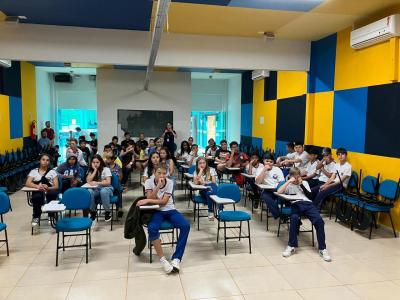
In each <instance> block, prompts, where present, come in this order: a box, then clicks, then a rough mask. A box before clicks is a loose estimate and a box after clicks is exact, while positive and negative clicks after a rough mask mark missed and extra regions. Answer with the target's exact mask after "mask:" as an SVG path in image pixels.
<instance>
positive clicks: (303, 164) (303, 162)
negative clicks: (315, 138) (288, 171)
mask: <svg viewBox="0 0 400 300" xmlns="http://www.w3.org/2000/svg"><path fill="white" fill-rule="evenodd" d="M294 159H301V162H297V163H295V164H294V166H295V167H297V168H299V169H300V171H305V170H306V165H307V163H308V161H309V160H310V158H309V156H308V153H307V152H306V151H303V152H301V154H298V153H297V152H296V155H295V157H294Z"/></svg>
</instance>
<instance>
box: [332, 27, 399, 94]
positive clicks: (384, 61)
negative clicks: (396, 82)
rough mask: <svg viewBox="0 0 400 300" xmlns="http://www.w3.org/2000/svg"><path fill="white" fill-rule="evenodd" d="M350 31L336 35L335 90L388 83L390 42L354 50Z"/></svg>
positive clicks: (390, 74) (391, 64) (391, 76)
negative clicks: (351, 44) (351, 45)
mask: <svg viewBox="0 0 400 300" xmlns="http://www.w3.org/2000/svg"><path fill="white" fill-rule="evenodd" d="M350 31H351V28H348V29H345V30H343V31H341V32H339V33H338V34H337V45H336V66H335V90H343V89H350V88H358V87H365V86H371V85H378V84H386V83H390V82H391V80H392V79H393V68H394V64H393V61H392V60H391V52H390V49H391V47H390V42H389V41H386V42H383V43H380V44H376V45H373V46H370V47H367V48H364V49H360V50H354V49H352V48H351V47H350Z"/></svg>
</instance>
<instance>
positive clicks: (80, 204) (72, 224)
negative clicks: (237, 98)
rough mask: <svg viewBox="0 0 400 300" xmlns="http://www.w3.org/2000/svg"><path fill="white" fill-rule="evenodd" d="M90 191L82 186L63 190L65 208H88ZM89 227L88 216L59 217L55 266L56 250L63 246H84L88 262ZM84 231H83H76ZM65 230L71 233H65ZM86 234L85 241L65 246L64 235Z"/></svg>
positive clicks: (90, 221)
mask: <svg viewBox="0 0 400 300" xmlns="http://www.w3.org/2000/svg"><path fill="white" fill-rule="evenodd" d="M90 201H91V197H90V193H89V191H88V190H86V189H84V188H70V189H68V190H66V191H65V193H64V195H63V199H62V202H63V204H64V205H65V209H66V210H89V208H90ZM91 227H92V220H91V219H90V218H88V217H69V218H63V219H60V220H59V221H58V222H57V224H56V232H57V254H56V266H58V250H59V249H63V251H65V248H75V247H82V246H85V247H86V263H88V256H89V253H88V252H89V250H88V249H89V248H90V249H91V248H92V245H91V244H92V243H91V230H90V229H91ZM82 231H85V233H77V232H82ZM60 232H61V233H62V245H60V241H59V239H60ZM65 232H68V233H73V234H68V235H67V234H65ZM81 235H84V236H86V243H85V244H79V245H70V246H65V237H66V236H81Z"/></svg>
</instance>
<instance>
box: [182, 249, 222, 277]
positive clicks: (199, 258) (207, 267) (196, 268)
mask: <svg viewBox="0 0 400 300" xmlns="http://www.w3.org/2000/svg"><path fill="white" fill-rule="evenodd" d="M181 267H182V269H181V274H185V273H192V272H203V271H214V270H225V269H226V266H225V265H224V263H223V261H222V259H221V256H220V255H218V254H217V253H216V251H215V250H214V251H199V252H190V253H185V256H184V258H183V260H182V263H181Z"/></svg>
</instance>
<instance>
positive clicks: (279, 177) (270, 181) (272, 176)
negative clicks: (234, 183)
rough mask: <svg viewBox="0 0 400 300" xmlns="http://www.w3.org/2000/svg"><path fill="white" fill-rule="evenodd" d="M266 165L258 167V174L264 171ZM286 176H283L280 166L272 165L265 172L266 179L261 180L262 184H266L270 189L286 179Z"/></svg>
mask: <svg viewBox="0 0 400 300" xmlns="http://www.w3.org/2000/svg"><path fill="white" fill-rule="evenodd" d="M263 169H264V166H263V167H262V168H258V169H257V173H256V176H258V175H260V174H261V172H262V171H263ZM284 180H285V177H284V176H283V172H282V170H281V169H280V168H278V167H275V166H274V167H272V169H271V170H269V171H268V172H267V173H265V176H264V180H263V181H262V182H261V183H262V184H265V185H266V186H267V188H270V189H275V188H276V187H277V186H278V184H279V182H281V181H284Z"/></svg>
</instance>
